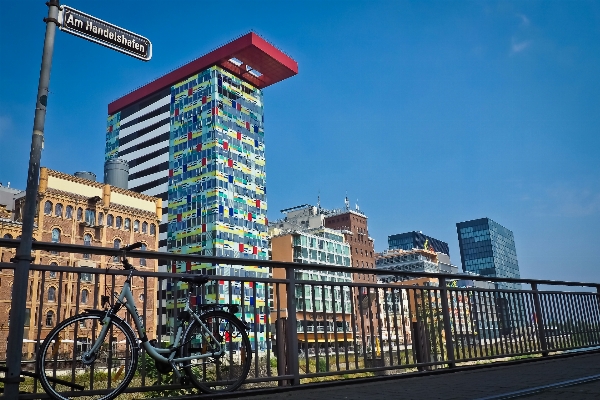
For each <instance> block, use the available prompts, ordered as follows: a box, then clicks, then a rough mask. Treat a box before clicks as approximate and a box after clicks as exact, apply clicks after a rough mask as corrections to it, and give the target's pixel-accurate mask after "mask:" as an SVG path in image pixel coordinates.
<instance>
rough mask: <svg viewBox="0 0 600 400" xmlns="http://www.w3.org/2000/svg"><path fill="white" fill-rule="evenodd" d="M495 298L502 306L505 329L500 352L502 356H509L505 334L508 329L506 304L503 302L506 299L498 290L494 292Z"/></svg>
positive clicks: (501, 336)
mask: <svg viewBox="0 0 600 400" xmlns="http://www.w3.org/2000/svg"><path fill="white" fill-rule="evenodd" d="M494 296H495V298H496V300H497V301H498V303H499V304H502V307H501V310H502V321H503V329H502V331H503V332H502V333H501V335H500V350H501V352H502V354H504V355H507V354H509V352H508V351H507V348H506V335H505V334H504V332H506V327H505V326H504V325H506V307H505V303H504V302H503V301H502V300H504V298H503V297H502V292H501V290H500V289H498V290H496V291H495V292H494ZM509 324H510V319H509Z"/></svg>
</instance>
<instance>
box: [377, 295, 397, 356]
mask: <svg viewBox="0 0 600 400" xmlns="http://www.w3.org/2000/svg"><path fill="white" fill-rule="evenodd" d="M378 290H380V289H378ZM381 290H383V302H384V306H383V308H384V309H385V324H386V326H385V330H386V332H387V344H388V353H389V355H390V365H394V351H393V349H392V330H391V323H390V310H389V307H390V305H389V301H388V298H389V297H388V295H389V290H390V287H389V286H388V287H385V288H383V289H381ZM377 297H379V296H377ZM393 304H394V301H393V300H392V311H393V307H394V306H393ZM382 331H383V329H380V332H382ZM382 346H383V344H382ZM382 354H383V351H382ZM383 358H385V356H384V357H383Z"/></svg>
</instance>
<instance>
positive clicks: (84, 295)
mask: <svg viewBox="0 0 600 400" xmlns="http://www.w3.org/2000/svg"><path fill="white" fill-rule="evenodd" d="M88 294H89V292H88V290H87V289H83V290H82V291H81V304H87V302H88Z"/></svg>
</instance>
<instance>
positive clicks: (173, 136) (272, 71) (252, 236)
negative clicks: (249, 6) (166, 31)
mask: <svg viewBox="0 0 600 400" xmlns="http://www.w3.org/2000/svg"><path fill="white" fill-rule="evenodd" d="M297 72H298V65H297V63H296V62H295V61H294V60H292V59H291V58H290V57H288V56H287V55H285V54H284V53H282V52H281V51H280V50H278V49H276V48H275V47H274V46H272V45H271V44H269V43H268V42H266V41H265V40H264V39H262V38H261V37H259V36H258V35H256V34H254V33H249V34H247V35H244V36H242V37H240V38H239V39H236V40H234V41H233V42H230V43H228V44H227V45H225V46H223V47H221V48H219V49H217V50H214V51H213V52H211V53H209V54H207V55H204V56H202V57H200V58H198V59H196V60H194V61H192V62H191V63H189V64H187V65H184V66H183V67H181V68H179V69H177V70H175V71H173V72H170V73H169V74H167V75H164V76H163V77H161V78H159V79H157V80H155V81H153V82H151V83H149V84H147V85H146V86H144V87H142V88H140V89H138V90H136V91H134V92H132V93H130V94H128V95H126V96H124V97H122V98H121V99H118V100H116V101H115V102H113V103H111V104H110V105H109V107H108V109H109V116H108V127H107V135H106V159H110V158H117V157H118V158H122V159H125V160H127V161H128V162H129V167H130V176H129V188H130V190H134V191H140V192H143V193H152V194H153V195H154V196H157V197H161V198H162V199H163V205H166V207H165V208H166V209H165V210H164V211H165V212H164V215H165V217H164V218H163V221H162V224H161V226H160V229H159V231H160V237H159V239H160V241H159V248H160V250H163V251H164V250H168V251H170V252H175V253H183V254H200V255H207V256H223V257H233V258H248V259H257V260H265V259H267V257H268V242H267V223H268V221H267V201H266V200H267V199H266V192H267V189H266V175H265V145H264V117H263V95H262V89H264V88H265V87H267V86H269V85H272V84H274V83H277V82H279V81H281V80H283V79H286V78H288V77H291V76H293V75H295V74H297ZM233 264H234V263H231V264H228V265H226V266H225V265H214V264H198V265H192V264H191V263H177V264H173V265H171V266H169V267H170V269H171V271H172V272H186V271H187V272H190V271H194V270H200V271H202V272H204V273H208V274H216V275H226V276H239V277H244V276H248V277H267V276H268V269H267V268H262V267H260V266H256V267H239V266H235V265H233ZM242 286H244V285H243V284H241V283H239V282H237V283H234V284H233V286H231V287H230V286H229V285H214V286H212V287H208V288H207V291H206V293H207V294H206V300H207V301H212V302H220V303H228V302H230V300H231V301H233V302H234V303H240V302H242V297H244V294H246V296H245V297H247V298H249V299H250V300H249V301H248V302H247V303H246V304H244V310H243V312H245V313H246V315H245V316H244V319H245V320H246V321H247V322H249V323H250V324H251V325H253V324H254V323H255V322H256V323H260V321H261V320H262V318H263V316H264V313H265V311H266V296H265V292H266V288H265V287H264V285H263V284H256V285H255V286H252V285H251V284H249V283H246V284H245V286H244V287H242ZM167 289H170V288H167ZM173 304H174V301H171V302H168V303H167V308H169V307H170V308H172V307H173ZM257 318H258V319H259V320H258V321H255V320H256V319H257ZM261 330H262V329H252V330H251V332H260V331H261ZM259 336H260V335H259ZM251 340H253V341H254V340H256V342H255V343H257V342H263V341H264V338H263V337H256V338H254V335H252V337H251ZM258 345H259V347H263V345H264V344H263V343H258Z"/></svg>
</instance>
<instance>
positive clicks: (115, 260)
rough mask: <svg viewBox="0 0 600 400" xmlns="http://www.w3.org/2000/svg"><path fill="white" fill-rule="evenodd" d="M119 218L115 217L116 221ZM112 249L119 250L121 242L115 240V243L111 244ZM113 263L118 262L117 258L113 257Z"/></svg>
mask: <svg viewBox="0 0 600 400" xmlns="http://www.w3.org/2000/svg"><path fill="white" fill-rule="evenodd" d="M119 218H120V217H117V221H118V220H119ZM113 247H114V248H115V249H120V248H121V241H120V240H119V239H115V241H114V242H113ZM113 262H119V256H114V257H113Z"/></svg>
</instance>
